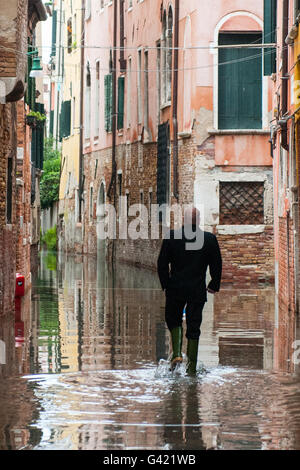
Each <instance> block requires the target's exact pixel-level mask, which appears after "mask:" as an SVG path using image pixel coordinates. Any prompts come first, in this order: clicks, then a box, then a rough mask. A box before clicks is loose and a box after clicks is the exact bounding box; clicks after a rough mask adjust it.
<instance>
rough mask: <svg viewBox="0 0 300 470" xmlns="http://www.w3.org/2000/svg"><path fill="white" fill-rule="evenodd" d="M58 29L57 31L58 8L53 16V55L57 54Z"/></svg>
mask: <svg viewBox="0 0 300 470" xmlns="http://www.w3.org/2000/svg"><path fill="white" fill-rule="evenodd" d="M56 31H57V10H54V11H53V16H52V50H51V56H55V55H56Z"/></svg>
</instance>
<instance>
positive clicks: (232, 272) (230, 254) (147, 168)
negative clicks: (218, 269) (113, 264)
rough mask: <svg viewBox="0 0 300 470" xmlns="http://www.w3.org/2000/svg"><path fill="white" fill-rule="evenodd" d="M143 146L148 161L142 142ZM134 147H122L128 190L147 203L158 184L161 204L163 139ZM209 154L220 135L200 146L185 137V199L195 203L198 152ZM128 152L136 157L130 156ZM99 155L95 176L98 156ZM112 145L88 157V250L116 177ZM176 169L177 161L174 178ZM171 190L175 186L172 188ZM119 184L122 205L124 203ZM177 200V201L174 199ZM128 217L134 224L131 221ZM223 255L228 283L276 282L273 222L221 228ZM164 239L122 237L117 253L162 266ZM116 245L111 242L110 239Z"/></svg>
mask: <svg viewBox="0 0 300 470" xmlns="http://www.w3.org/2000/svg"><path fill="white" fill-rule="evenodd" d="M140 146H142V152H143V157H142V164H141V147H140ZM130 147H131V150H130V152H128V148H127V147H126V145H119V146H118V147H117V151H116V153H117V157H116V160H117V171H118V172H120V171H121V172H122V195H123V196H125V194H126V193H128V194H129V205H132V204H134V203H140V201H141V199H140V197H141V196H140V194H141V191H142V192H143V202H144V204H145V206H146V207H148V204H149V188H152V191H153V198H152V202H153V203H156V165H157V144H156V143H151V144H146V145H143V144H141V143H138V142H136V143H133V144H131V145H130ZM199 152H200V153H201V152H202V153H203V152H204V154H205V155H206V156H207V155H209V156H211V158H213V155H214V138H208V139H207V140H206V141H205V142H204V144H203V145H202V146H198V145H197V143H196V140H195V137H194V136H192V137H191V138H188V139H183V140H179V152H178V189H179V201H178V203H179V204H189V203H193V200H194V181H195V155H196V154H199ZM128 153H129V154H130V157H128ZM97 159H98V166H97V172H96V173H97V175H96V178H95V168H96V160H97ZM110 159H111V150H110V149H106V150H103V151H100V152H94V153H91V154H89V155H86V156H85V196H84V200H85V209H84V252H85V253H90V254H96V252H97V233H96V224H97V217H96V207H97V197H98V192H99V188H100V184H101V181H102V180H104V181H105V185H106V192H107V188H108V186H109V182H110ZM172 175H173V168H172V162H171V181H172V180H173V178H172ZM91 184H93V210H92V216H90V187H91ZM170 190H171V192H172V191H173V187H172V186H171V188H170ZM118 191H119V188H118V185H117V197H116V206H118ZM172 202H173V203H174V202H177V201H176V200H175V199H174V198H172ZM130 220H131V219H130V217H129V218H128V224H129V223H130ZM216 235H217V237H218V240H219V243H220V247H221V251H222V256H223V263H224V269H223V283H225V284H228V283H232V284H233V285H236V286H242V287H247V286H251V285H253V284H256V285H261V286H265V285H268V284H272V283H273V282H274V246H273V227H272V226H271V225H266V226H265V228H264V230H263V232H261V233H245V234H236V235H232V234H230V235H229V234H228V235H223V234H222V235H221V234H218V233H216ZM160 246H161V241H160V240H150V239H149V240H142V239H138V240H131V239H127V240H116V241H115V243H114V247H115V256H116V258H117V259H119V260H122V261H123V262H127V263H131V264H134V265H137V266H143V267H147V268H150V269H156V263H157V257H158V254H159V250H160ZM110 248H111V244H110Z"/></svg>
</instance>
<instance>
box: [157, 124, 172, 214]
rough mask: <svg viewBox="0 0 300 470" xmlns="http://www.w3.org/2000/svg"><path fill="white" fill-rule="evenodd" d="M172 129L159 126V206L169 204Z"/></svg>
mask: <svg viewBox="0 0 300 470" xmlns="http://www.w3.org/2000/svg"><path fill="white" fill-rule="evenodd" d="M169 189H170V127H169V124H168V123H167V122H166V123H163V124H160V125H159V126H158V137H157V204H159V205H161V204H167V203H168V202H169V195H170V191H169Z"/></svg>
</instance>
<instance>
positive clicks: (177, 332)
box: [171, 326, 182, 370]
mask: <svg viewBox="0 0 300 470" xmlns="http://www.w3.org/2000/svg"><path fill="white" fill-rule="evenodd" d="M171 339H172V351H173V354H172V359H171V368H172V370H173V369H175V367H176V366H177V364H181V363H182V353H181V348H182V327H181V326H177V327H176V328H173V329H172V330H171Z"/></svg>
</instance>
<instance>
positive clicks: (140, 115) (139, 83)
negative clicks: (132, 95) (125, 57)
mask: <svg viewBox="0 0 300 470" xmlns="http://www.w3.org/2000/svg"><path fill="white" fill-rule="evenodd" d="M141 82H142V51H141V50H139V51H138V76H137V99H138V124H141V122H142V95H141V93H142V92H141V86H142V83H141Z"/></svg>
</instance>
